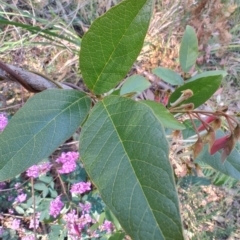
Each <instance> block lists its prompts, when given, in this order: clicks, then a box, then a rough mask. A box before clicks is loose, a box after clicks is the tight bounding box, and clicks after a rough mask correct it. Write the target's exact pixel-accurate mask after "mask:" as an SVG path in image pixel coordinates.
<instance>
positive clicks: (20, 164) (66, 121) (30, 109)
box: [0, 89, 91, 181]
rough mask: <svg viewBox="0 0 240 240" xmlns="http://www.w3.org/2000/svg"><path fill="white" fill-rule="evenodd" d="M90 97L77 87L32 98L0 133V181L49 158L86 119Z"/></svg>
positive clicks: (43, 93) (45, 92)
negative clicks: (76, 88)
mask: <svg viewBox="0 0 240 240" xmlns="http://www.w3.org/2000/svg"><path fill="white" fill-rule="evenodd" d="M90 105H91V100H90V98H89V97H88V96H87V95H86V94H85V93H82V92H79V91H76V90H59V89H52V90H46V91H44V92H41V93H39V94H36V95H35V96H33V97H31V98H30V99H29V100H28V101H27V102H26V103H25V105H24V106H23V107H22V108H21V109H20V110H19V111H18V112H17V113H16V114H15V115H14V116H13V118H12V119H11V121H10V122H9V124H8V126H7V127H6V128H5V130H4V131H3V132H2V133H1V134H0V156H1V161H0V181H5V180H6V179H9V178H12V177H14V176H16V175H17V174H19V173H21V172H23V171H25V170H26V169H27V168H29V167H30V166H32V165H34V164H37V163H38V162H40V161H41V160H42V159H44V158H45V157H48V156H49V155H50V154H51V153H52V152H53V151H54V150H55V149H56V148H57V147H58V146H59V145H60V144H62V143H63V142H64V141H66V140H67V139H68V138H69V137H70V136H71V135H72V134H73V133H74V132H75V130H76V129H77V128H78V127H79V125H80V124H81V123H82V122H83V121H84V120H85V118H86V116H87V114H88V112H89V109H90Z"/></svg>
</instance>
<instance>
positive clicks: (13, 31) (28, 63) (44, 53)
mask: <svg viewBox="0 0 240 240" xmlns="http://www.w3.org/2000/svg"><path fill="white" fill-rule="evenodd" d="M119 2H120V0H85V1H68V0H60V1H54V0H41V1H37V0H27V1H22V0H8V1H0V53H1V60H2V61H4V62H6V63H11V64H13V65H16V66H21V67H23V68H25V69H27V70H31V71H37V72H41V73H42V74H44V75H45V76H47V77H49V78H51V79H53V80H55V81H58V82H62V81H67V82H69V83H72V84H75V85H77V86H79V87H80V88H82V89H85V87H84V85H83V83H82V81H81V73H79V72H78V53H79V49H80V47H81V38H82V36H83V35H84V32H86V31H87V30H88V28H89V26H90V25H91V23H92V22H93V21H94V20H95V19H96V18H97V17H99V16H101V15H102V14H103V13H105V12H106V11H107V10H108V9H109V8H110V7H112V6H114V5H116V4H117V3H119ZM155 2H156V4H155V10H154V15H153V19H152V22H151V25H150V28H149V31H148V35H147V36H146V39H145V44H144V47H143V50H142V52H141V54H140V56H139V57H138V59H137V62H136V66H137V68H135V69H133V72H138V73H139V72H140V73H142V72H143V71H150V70H152V69H153V68H155V67H157V66H163V67H168V68H170V69H172V70H174V71H177V72H179V73H180V74H182V73H181V71H180V68H179V61H178V56H179V47H180V42H181V38H182V35H183V32H184V29H185V26H186V25H187V24H189V25H191V26H193V27H194V28H195V30H196V32H197V36H198V41H199V51H200V52H201V55H200V56H199V58H198V68H199V70H200V71H204V70H217V69H224V70H226V71H227V72H228V73H229V74H228V76H227V77H226V78H225V80H224V84H223V86H222V88H221V89H220V91H219V92H218V94H216V95H214V96H213V98H211V100H209V101H208V102H207V103H206V105H205V107H207V108H210V109H214V108H215V107H216V106H217V105H228V111H229V113H230V114H231V113H233V114H238V113H239V108H240V102H239V97H240V84H239V80H238V79H239V71H240V67H239V59H240V58H239V57H240V55H239V54H240V53H239V47H240V45H239V44H240V42H239V32H240V31H239V27H240V19H239V16H240V14H239V11H240V1H238V0H228V1H220V0H199V1H193V0H188V1H185V0H182V1H181V0H178V1H172V0H162V1H160V0H156V1H155ZM192 74H194V72H193V73H192ZM184 77H186V78H187V76H184ZM0 80H1V81H0V111H1V115H0V121H1V122H0V130H2V129H3V128H4V127H5V126H6V124H7V119H6V116H7V117H8V119H10V118H11V116H12V115H13V114H14V113H15V112H16V110H18V109H19V108H20V107H21V106H22V104H24V102H25V101H26V100H27V99H28V97H29V96H31V94H30V93H28V92H26V91H25V90H24V89H22V88H21V87H19V85H18V84H16V83H9V82H6V81H4V80H2V79H0ZM154 87H156V86H153V90H154ZM4 121H5V122H4ZM1 128H2V129H1ZM78 139H79V132H76V133H75V135H74V136H73V137H72V138H71V139H69V140H68V141H67V142H66V143H65V144H63V145H62V146H60V148H59V149H58V150H57V151H56V152H55V153H54V154H53V155H52V156H50V157H49V159H45V162H46V163H47V164H49V165H43V166H45V168H44V170H41V171H40V170H39V169H40V168H41V167H36V166H35V168H33V169H32V170H34V171H35V173H36V171H37V173H39V174H40V173H41V174H43V175H38V174H37V175H35V176H37V177H36V178H35V177H34V176H28V173H24V174H22V175H21V176H18V177H16V178H15V179H12V180H9V181H8V182H4V183H1V190H0V191H1V196H0V203H1V204H0V207H1V219H0V221H1V222H0V225H1V228H0V237H1V238H2V239H19V237H21V238H22V239H34V234H35V236H36V235H37V239H47V236H48V239H57V238H59V239H64V237H66V236H70V235H71V238H72V239H94V238H101V239H110V238H109V237H110V235H111V232H112V231H115V232H116V234H117V235H119V236H122V237H123V236H124V234H123V235H122V232H121V227H120V226H119V224H118V223H117V221H116V219H115V218H114V217H113V216H112V215H111V213H110V212H109V211H108V210H107V209H105V205H104V203H103V202H102V200H101V198H100V196H99V195H98V193H97V190H96V189H95V188H94V186H93V185H91V189H89V188H87V189H88V190H87V191H86V192H84V191H83V192H78V193H76V192H74V191H73V190H72V188H73V184H76V183H79V182H84V183H87V182H88V181H87V176H86V173H85V171H84V168H83V166H82V165H81V163H79V162H76V166H75V167H74V161H73V166H72V169H74V171H72V172H68V173H59V172H58V168H59V166H60V164H64V163H63V162H64V160H63V159H64V158H63V159H62V160H61V161H60V160H59V159H60V158H61V156H62V155H61V154H62V153H63V152H65V153H66V152H76V151H77V149H78V145H77V144H78ZM56 159H58V161H56ZM171 161H172V164H173V167H174V170H175V172H176V176H177V179H178V181H177V182H178V183H177V187H178V189H179V196H180V203H181V209H182V217H183V221H184V228H185V234H186V237H187V238H188V239H238V236H239V235H240V233H239V224H240V218H239V213H238V211H237V210H238V207H239V201H240V200H239V197H238V195H239V194H238V193H239V182H238V181H236V180H234V179H232V178H230V177H228V176H225V175H223V174H219V173H216V171H214V170H213V169H212V168H211V167H209V166H207V165H204V164H203V163H202V164H200V165H201V173H202V174H203V175H202V176H196V175H197V174H193V173H192V170H191V168H192V165H193V164H192V162H191V159H189V160H188V161H184V162H180V163H179V162H178V161H177V160H176V159H175V158H171ZM47 166H48V167H47ZM39 171H40V172H39ZM81 187H82V186H81V185H80V186H78V187H76V189H79V188H80V189H82V188H81ZM88 187H89V186H88ZM83 189H84V187H83ZM71 190H72V191H71ZM79 191H80V190H79ZM54 201H55V202H54ZM79 204H80V205H79ZM88 204H91V208H90V207H89V206H90V205H88ZM51 206H52V208H51ZM54 206H55V208H54ZM84 207H86V210H84ZM88 207H89V208H88ZM104 209H105V211H104ZM39 213H40V214H39ZM51 213H52V215H51ZM54 213H55V214H56V215H54ZM86 214H89V215H90V217H88V216H87V217H86V216H85V215H86ZM34 216H35V217H34ZM34 219H35V220H34ZM75 220H76V221H75ZM74 221H75V222H74ZM108 221H111V222H112V223H113V225H112V223H111V222H108ZM66 223H67V224H66ZM34 226H36V227H35V228H34ZM33 229H35V232H34V231H33ZM80 230H81V231H80ZM83 230H84V231H83ZM80 232H82V235H81V236H80ZM117 235H116V236H117ZM31 237H32V238H31ZM125 238H126V239H127V237H125Z"/></svg>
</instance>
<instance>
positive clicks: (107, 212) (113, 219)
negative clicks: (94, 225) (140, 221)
mask: <svg viewBox="0 0 240 240" xmlns="http://www.w3.org/2000/svg"><path fill="white" fill-rule="evenodd" d="M104 212H105V215H106V219H107V220H108V221H110V222H112V223H113V225H114V226H115V228H116V229H117V230H122V227H121V225H120V223H119V222H118V220H117V218H116V217H115V216H114V214H113V213H112V212H111V211H110V209H109V208H108V207H105V209H104Z"/></svg>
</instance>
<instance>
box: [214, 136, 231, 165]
mask: <svg viewBox="0 0 240 240" xmlns="http://www.w3.org/2000/svg"><path fill="white" fill-rule="evenodd" d="M234 146H235V137H234V135H225V136H223V137H221V138H219V139H217V140H216V141H215V142H214V143H213V145H212V147H211V149H210V154H211V155H213V154H214V153H216V152H217V151H219V150H221V149H222V150H223V151H222V155H221V160H222V162H224V161H225V160H226V158H227V156H229V154H230V153H231V151H232V150H233V148H234Z"/></svg>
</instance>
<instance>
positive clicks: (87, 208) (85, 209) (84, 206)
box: [79, 202, 92, 213]
mask: <svg viewBox="0 0 240 240" xmlns="http://www.w3.org/2000/svg"><path fill="white" fill-rule="evenodd" d="M79 206H80V208H81V210H82V213H89V212H90V210H91V207H92V205H91V203H89V202H87V203H85V204H82V203H79Z"/></svg>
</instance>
